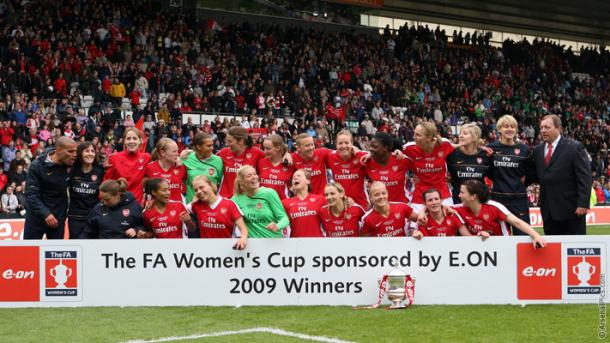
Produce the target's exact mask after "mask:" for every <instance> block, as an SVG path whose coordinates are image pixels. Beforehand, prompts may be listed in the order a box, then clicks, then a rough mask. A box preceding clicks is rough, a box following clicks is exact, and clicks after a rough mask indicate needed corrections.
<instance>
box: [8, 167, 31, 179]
mask: <svg viewBox="0 0 610 343" xmlns="http://www.w3.org/2000/svg"><path fill="white" fill-rule="evenodd" d="M23 168H24V167H23V165H21V164H19V165H17V169H16V170H15V172H14V173H9V177H10V179H9V181H10V182H11V183H12V182H16V183H17V184H21V183H22V182H24V181H25V179H26V178H27V173H26V171H25V170H24V169H23Z"/></svg>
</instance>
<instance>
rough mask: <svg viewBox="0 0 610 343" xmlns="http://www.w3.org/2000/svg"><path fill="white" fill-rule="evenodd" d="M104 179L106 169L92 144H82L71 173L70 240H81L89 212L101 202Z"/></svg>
mask: <svg viewBox="0 0 610 343" xmlns="http://www.w3.org/2000/svg"><path fill="white" fill-rule="evenodd" d="M103 179H104V168H102V166H100V165H99V164H98V162H97V154H96V152H95V148H94V147H93V144H92V143H91V142H82V143H80V144H79V145H78V147H77V148H76V161H75V162H74V166H73V167H72V171H71V172H70V181H69V182H70V187H69V188H68V189H69V191H70V207H69V208H68V228H69V229H70V239H73V238H79V237H80V235H81V233H82V232H83V230H84V229H85V227H86V226H87V218H88V217H89V212H91V210H92V209H93V208H94V207H95V205H97V203H98V202H99V188H100V184H101V183H102V180H103Z"/></svg>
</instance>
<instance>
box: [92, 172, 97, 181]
mask: <svg viewBox="0 0 610 343" xmlns="http://www.w3.org/2000/svg"><path fill="white" fill-rule="evenodd" d="M91 181H94V182H95V181H97V175H95V174H93V175H91Z"/></svg>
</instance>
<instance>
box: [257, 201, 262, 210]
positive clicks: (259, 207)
mask: <svg viewBox="0 0 610 343" xmlns="http://www.w3.org/2000/svg"><path fill="white" fill-rule="evenodd" d="M261 208H263V204H262V203H260V202H259V203H258V204H256V209H257V210H260V209H261Z"/></svg>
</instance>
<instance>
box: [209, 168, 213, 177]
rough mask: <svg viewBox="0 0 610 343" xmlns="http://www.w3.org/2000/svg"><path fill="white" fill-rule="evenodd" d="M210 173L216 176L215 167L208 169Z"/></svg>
mask: <svg viewBox="0 0 610 343" xmlns="http://www.w3.org/2000/svg"><path fill="white" fill-rule="evenodd" d="M208 174H210V176H214V168H210V169H208Z"/></svg>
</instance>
